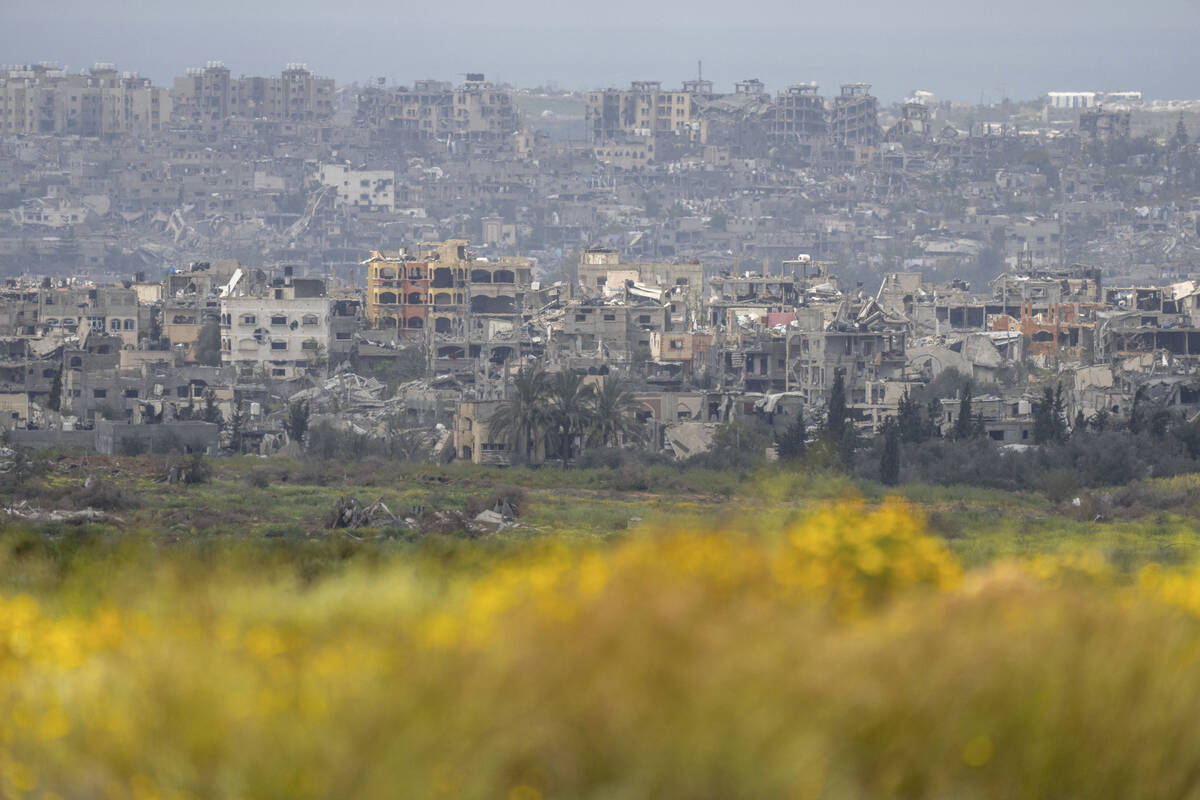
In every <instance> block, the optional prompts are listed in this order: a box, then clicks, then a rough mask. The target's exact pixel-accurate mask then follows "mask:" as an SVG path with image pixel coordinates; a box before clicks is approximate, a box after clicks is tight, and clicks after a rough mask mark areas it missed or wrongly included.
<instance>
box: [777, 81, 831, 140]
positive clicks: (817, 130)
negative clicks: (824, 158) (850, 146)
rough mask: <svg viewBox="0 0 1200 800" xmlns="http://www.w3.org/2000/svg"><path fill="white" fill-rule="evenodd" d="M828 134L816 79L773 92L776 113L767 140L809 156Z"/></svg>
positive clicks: (822, 102)
mask: <svg viewBox="0 0 1200 800" xmlns="http://www.w3.org/2000/svg"><path fill="white" fill-rule="evenodd" d="M828 135H829V123H828V120H827V119H826V115H825V99H824V98H823V97H821V95H820V94H819V93H818V87H817V84H815V83H798V84H793V85H791V86H789V87H787V90H786V91H782V92H779V93H778V94H776V95H775V114H774V118H773V119H772V121H771V127H770V129H769V130H768V131H767V140H768V141H769V142H770V143H771V144H772V145H774V146H776V147H782V148H785V149H786V150H788V151H789V152H794V153H796V154H797V155H799V156H801V157H803V158H805V159H811V158H812V157H813V156H814V155H815V152H814V151H816V150H818V149H819V148H820V146H821V145H822V144H823V143H824V142H825V141H826V137H827V136H828Z"/></svg>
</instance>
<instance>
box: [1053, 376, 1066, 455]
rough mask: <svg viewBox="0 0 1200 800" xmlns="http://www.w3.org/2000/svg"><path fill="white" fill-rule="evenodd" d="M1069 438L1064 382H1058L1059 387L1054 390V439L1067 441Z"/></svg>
mask: <svg viewBox="0 0 1200 800" xmlns="http://www.w3.org/2000/svg"><path fill="white" fill-rule="evenodd" d="M1066 440H1067V407H1066V404H1065V403H1064V402H1063V388H1062V384H1061V383H1060V384H1058V388H1057V389H1055V390H1054V441H1056V442H1065V441H1066Z"/></svg>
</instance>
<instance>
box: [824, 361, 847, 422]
mask: <svg viewBox="0 0 1200 800" xmlns="http://www.w3.org/2000/svg"><path fill="white" fill-rule="evenodd" d="M845 424H846V380H845V377H844V376H843V375H842V372H841V370H838V371H837V373H836V374H835V375H834V376H833V387H832V388H831V389H830V390H829V414H828V416H827V417H826V419H825V430H826V432H828V433H829V435H830V436H833V437H835V438H836V437H840V436H841V435H842V429H843V428H844V427H845Z"/></svg>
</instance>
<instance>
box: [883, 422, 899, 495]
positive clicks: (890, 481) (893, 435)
mask: <svg viewBox="0 0 1200 800" xmlns="http://www.w3.org/2000/svg"><path fill="white" fill-rule="evenodd" d="M879 480H880V482H881V483H883V484H884V485H885V486H895V485H896V484H898V483H900V428H899V426H898V425H896V424H895V423H893V422H888V423H887V424H886V425H885V426H884V429H883V454H882V456H881V457H880V459H879Z"/></svg>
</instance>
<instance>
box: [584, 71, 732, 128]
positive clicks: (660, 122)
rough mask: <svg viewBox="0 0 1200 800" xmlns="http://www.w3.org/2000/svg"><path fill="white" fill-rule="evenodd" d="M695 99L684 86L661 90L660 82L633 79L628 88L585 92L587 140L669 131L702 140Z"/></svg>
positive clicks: (693, 93) (693, 94)
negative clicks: (673, 89) (679, 89)
mask: <svg viewBox="0 0 1200 800" xmlns="http://www.w3.org/2000/svg"><path fill="white" fill-rule="evenodd" d="M691 88H693V89H695V88H698V87H696V86H693V87H691ZM709 88H710V89H711V84H709ZM696 99H697V96H696V92H694V91H687V90H686V89H685V90H684V91H663V88H662V83H661V82H660V81H634V82H633V83H632V84H630V87H629V89H603V90H601V91H596V92H588V93H587V95H586V97H585V98H584V100H585V108H584V122H585V125H586V126H587V135H588V140H589V141H591V142H594V143H596V142H606V141H609V140H612V139H620V138H624V137H629V136H663V135H668V134H672V135H677V136H685V137H687V138H688V139H689V140H691V141H696V142H703V141H704V136H703V126H702V125H701V123H700V119H699V115H698V113H697V112H698V109H697V103H696Z"/></svg>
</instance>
